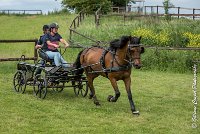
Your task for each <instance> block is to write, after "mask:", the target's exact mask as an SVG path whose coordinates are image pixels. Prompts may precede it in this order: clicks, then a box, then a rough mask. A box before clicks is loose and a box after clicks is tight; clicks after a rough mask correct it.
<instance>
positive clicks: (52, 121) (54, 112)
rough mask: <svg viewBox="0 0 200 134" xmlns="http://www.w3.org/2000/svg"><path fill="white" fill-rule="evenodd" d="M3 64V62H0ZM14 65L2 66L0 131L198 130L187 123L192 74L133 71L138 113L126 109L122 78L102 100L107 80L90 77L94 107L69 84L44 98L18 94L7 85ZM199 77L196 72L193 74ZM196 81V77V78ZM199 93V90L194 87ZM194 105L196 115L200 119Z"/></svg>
mask: <svg viewBox="0 0 200 134" xmlns="http://www.w3.org/2000/svg"><path fill="white" fill-rule="evenodd" d="M1 66H3V65H1ZM14 70H15V69H14V67H13V68H12V67H11V69H10V71H9V72H4V73H3V71H2V70H1V76H0V85H1V88H0V106H1V109H0V119H1V120H0V126H1V127H0V132H1V133H102V134H103V133H118V134H122V133H126V134H129V133H134V134H135V133H152V134H155V133H163V134H166V133H169V134H172V133H174V134H177V133H180V134H188V133H190V134H197V133H198V132H200V129H199V128H200V127H199V125H200V124H199V122H198V127H197V128H196V129H194V128H192V127H191V125H192V123H193V122H192V114H193V111H194V104H193V103H192V100H193V99H194V96H193V90H192V83H193V74H174V73H163V72H157V71H154V72H149V71H140V70H133V73H132V86H131V87H132V92H133V98H134V100H135V103H136V107H137V109H138V110H139V111H140V116H134V115H132V114H131V111H130V107H129V102H128V98H127V94H126V92H125V89H124V85H123V83H122V82H119V88H120V91H121V93H122V95H121V97H120V98H119V100H118V102H116V103H110V102H107V101H106V98H107V96H108V95H109V94H114V92H113V90H112V88H111V85H110V83H109V81H108V80H107V79H102V78H101V77H99V78H98V79H96V81H95V87H96V92H97V96H98V98H99V100H100V103H101V104H102V105H101V106H100V107H96V106H95V105H94V104H93V101H92V100H89V99H88V97H86V98H82V97H81V96H79V97H75V95H74V92H73V89H72V88H66V89H65V90H64V91H63V92H61V93H55V92H53V91H52V90H48V91H49V92H48V94H47V97H46V99H44V100H40V99H37V98H35V97H34V95H33V92H32V87H28V88H27V90H26V92H25V94H17V93H15V92H14V90H13V87H12V78H13V74H14ZM198 77H200V76H199V75H198ZM197 84H198V85H200V82H198V83H197ZM198 94H199V92H198ZM199 112H200V111H199V105H198V108H197V114H198V115H197V118H199Z"/></svg>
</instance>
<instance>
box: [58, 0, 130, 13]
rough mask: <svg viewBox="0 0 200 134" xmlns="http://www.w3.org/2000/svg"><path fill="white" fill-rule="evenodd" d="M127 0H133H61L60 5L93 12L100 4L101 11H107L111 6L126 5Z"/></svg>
mask: <svg viewBox="0 0 200 134" xmlns="http://www.w3.org/2000/svg"><path fill="white" fill-rule="evenodd" d="M129 1H134V0H63V1H62V5H63V6H64V7H66V8H70V9H76V11H77V12H79V11H81V10H82V9H86V11H87V12H88V13H93V12H94V11H96V10H97V9H98V8H99V7H100V6H101V8H102V11H103V12H108V11H110V9H111V8H110V7H111V6H119V7H120V6H126V4H127V3H128V2H129Z"/></svg>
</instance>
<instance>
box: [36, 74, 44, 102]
mask: <svg viewBox="0 0 200 134" xmlns="http://www.w3.org/2000/svg"><path fill="white" fill-rule="evenodd" d="M33 91H34V95H35V96H36V97H38V98H41V99H44V98H45V97H46V94H47V80H46V78H45V77H44V76H43V75H41V74H38V75H36V76H35V78H34V85H33Z"/></svg>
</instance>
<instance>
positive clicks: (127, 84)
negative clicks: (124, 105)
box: [124, 77, 139, 115]
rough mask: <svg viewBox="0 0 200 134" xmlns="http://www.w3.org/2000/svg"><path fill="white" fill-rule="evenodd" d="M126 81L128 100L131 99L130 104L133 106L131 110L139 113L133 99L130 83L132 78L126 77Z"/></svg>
mask: <svg viewBox="0 0 200 134" xmlns="http://www.w3.org/2000/svg"><path fill="white" fill-rule="evenodd" d="M124 83H125V87H126V92H127V94H128V100H129V103H130V106H131V111H132V113H133V114H137V115H138V114H139V111H136V109H135V104H134V102H133V99H132V93H131V88H130V85H131V78H130V77H129V78H126V79H124Z"/></svg>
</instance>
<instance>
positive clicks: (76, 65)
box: [74, 50, 84, 75]
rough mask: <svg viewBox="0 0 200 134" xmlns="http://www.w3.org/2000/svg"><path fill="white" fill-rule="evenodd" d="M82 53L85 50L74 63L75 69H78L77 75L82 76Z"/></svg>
mask: <svg viewBox="0 0 200 134" xmlns="http://www.w3.org/2000/svg"><path fill="white" fill-rule="evenodd" d="M82 52H83V50H82V51H80V52H79V53H78V56H77V58H76V61H75V62H74V67H75V69H76V71H75V75H82V74H83V72H84V69H83V68H82V67H81V62H80V57H81V54H82Z"/></svg>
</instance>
